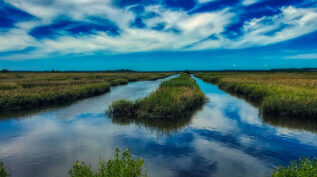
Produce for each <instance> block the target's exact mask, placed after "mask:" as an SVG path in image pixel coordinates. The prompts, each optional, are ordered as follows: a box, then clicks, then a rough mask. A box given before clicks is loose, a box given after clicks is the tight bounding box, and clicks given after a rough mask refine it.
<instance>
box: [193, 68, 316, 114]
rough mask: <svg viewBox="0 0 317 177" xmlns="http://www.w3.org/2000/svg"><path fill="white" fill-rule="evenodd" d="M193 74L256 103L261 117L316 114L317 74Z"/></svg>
mask: <svg viewBox="0 0 317 177" xmlns="http://www.w3.org/2000/svg"><path fill="white" fill-rule="evenodd" d="M196 76H197V77H199V78H201V79H203V80H204V81H207V82H211V83H213V84H216V85H218V86H219V88H221V89H222V90H225V91H227V92H229V93H232V94H235V95H238V96H242V97H244V98H246V99H247V100H249V101H251V102H253V103H255V104H257V105H258V106H259V107H260V110H261V113H262V114H263V115H264V116H274V117H287V118H291V117H292V118H305V119H310V118H316V117H317V73H312V72H304V73H286V72H284V73H269V72H213V73H197V74H196Z"/></svg>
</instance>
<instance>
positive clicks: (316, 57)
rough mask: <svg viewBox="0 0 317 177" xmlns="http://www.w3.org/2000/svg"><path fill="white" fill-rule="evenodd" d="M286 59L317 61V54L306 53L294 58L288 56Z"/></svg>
mask: <svg viewBox="0 0 317 177" xmlns="http://www.w3.org/2000/svg"><path fill="white" fill-rule="evenodd" d="M285 59H306V60H317V53H306V54H299V55H293V56H287V57H285Z"/></svg>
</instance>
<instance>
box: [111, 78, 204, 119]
mask: <svg viewBox="0 0 317 177" xmlns="http://www.w3.org/2000/svg"><path fill="white" fill-rule="evenodd" d="M204 101H205V96H204V94H203V92H202V91H201V90H200V88H199V86H198V85H197V84H196V82H195V80H194V79H192V78H191V77H190V75H189V74H182V75H180V76H179V77H177V78H174V79H171V80H168V81H164V82H162V83H161V85H160V86H159V88H158V89H157V90H156V91H155V92H153V93H151V94H150V95H149V96H147V97H145V98H143V99H139V100H136V101H134V102H132V101H128V100H119V101H116V102H113V103H112V104H111V105H110V106H109V109H108V111H107V113H108V115H110V116H111V117H125V118H132V119H133V118H135V119H139V118H183V117H186V116H187V115H188V114H190V113H191V112H193V111H194V110H195V108H197V107H200V106H201V105H202V104H203V103H204Z"/></svg>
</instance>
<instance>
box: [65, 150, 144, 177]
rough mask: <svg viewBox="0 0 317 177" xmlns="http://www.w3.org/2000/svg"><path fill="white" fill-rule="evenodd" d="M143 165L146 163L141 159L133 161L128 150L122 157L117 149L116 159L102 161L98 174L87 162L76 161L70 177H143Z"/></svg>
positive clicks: (99, 164)
mask: <svg viewBox="0 0 317 177" xmlns="http://www.w3.org/2000/svg"><path fill="white" fill-rule="evenodd" d="M143 165H144V161H143V160H142V159H141V158H139V159H133V158H132V157H131V153H130V151H129V150H128V149H127V150H125V151H124V152H123V153H122V155H121V157H120V150H119V149H116V152H115V153H114V159H110V160H108V161H105V160H103V159H101V160H100V161H99V163H98V170H97V171H96V172H94V171H93V170H92V168H91V166H89V165H86V164H85V162H78V161H76V162H75V164H74V165H73V168H72V169H71V170H70V171H69V175H70V177H141V176H146V173H143V170H142V167H143Z"/></svg>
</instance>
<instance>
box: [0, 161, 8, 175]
mask: <svg viewBox="0 0 317 177" xmlns="http://www.w3.org/2000/svg"><path fill="white" fill-rule="evenodd" d="M6 176H8V173H7V171H6V169H5V168H4V166H3V163H2V162H0V177H6Z"/></svg>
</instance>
